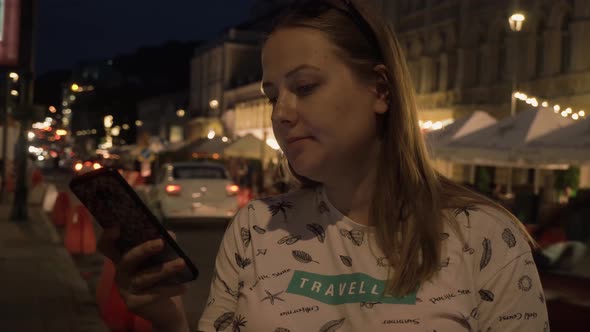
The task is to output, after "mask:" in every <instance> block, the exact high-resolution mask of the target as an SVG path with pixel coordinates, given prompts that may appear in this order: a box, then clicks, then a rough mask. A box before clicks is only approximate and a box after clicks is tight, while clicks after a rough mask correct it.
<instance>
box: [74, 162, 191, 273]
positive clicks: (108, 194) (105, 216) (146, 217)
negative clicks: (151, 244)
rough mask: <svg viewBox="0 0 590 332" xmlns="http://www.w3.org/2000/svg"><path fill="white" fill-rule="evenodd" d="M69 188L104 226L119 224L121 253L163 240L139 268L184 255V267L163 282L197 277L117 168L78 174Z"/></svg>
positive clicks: (175, 244) (118, 243)
mask: <svg viewBox="0 0 590 332" xmlns="http://www.w3.org/2000/svg"><path fill="white" fill-rule="evenodd" d="M70 189H71V190H72V192H73V193H74V195H76V197H78V199H79V200H80V202H82V204H84V206H86V208H87V209H88V211H89V212H90V213H91V214H92V215H93V216H94V218H95V219H96V222H97V223H98V224H100V225H101V226H102V227H103V228H108V227H112V226H115V225H119V228H120V236H119V238H118V239H117V241H116V243H115V244H116V246H117V249H118V250H119V252H120V253H121V254H125V253H126V252H127V251H129V250H131V249H132V248H134V247H136V246H138V245H140V244H142V243H144V242H146V241H149V240H154V239H162V240H164V248H163V250H162V251H161V252H159V253H158V254H156V255H154V256H152V257H150V258H149V259H148V260H146V262H145V263H144V264H142V266H141V268H142V269H143V268H149V267H154V266H159V265H161V264H162V263H165V262H168V261H171V260H174V259H177V258H179V257H182V258H183V259H184V261H185V262H186V264H185V265H186V267H185V269H184V270H182V271H180V272H179V273H178V274H176V275H175V276H174V277H173V278H171V279H170V280H166V281H165V282H163V284H167V285H170V284H180V283H185V282H188V281H192V280H195V279H196V278H197V277H198V275H199V272H198V270H197V268H196V267H195V265H194V264H193V263H192V262H191V261H190V259H189V258H188V256H187V255H186V254H185V253H184V252H183V251H182V249H180V247H179V246H178V244H177V243H176V241H174V239H173V238H172V237H171V236H170V234H168V231H166V229H165V228H164V227H163V226H162V224H161V223H160V221H159V220H158V218H156V216H155V215H154V214H153V213H152V212H151V211H150V209H149V208H148V207H147V206H146V205H145V204H144V202H143V201H142V200H141V198H140V197H139V196H138V195H137V193H136V192H135V190H133V188H132V187H131V186H130V185H129V184H128V183H127V181H126V180H125V179H124V178H123V177H122V176H121V174H119V172H118V171H117V170H115V169H112V168H101V169H98V170H95V171H91V172H88V173H85V174H82V175H79V176H77V177H75V178H74V179H72V181H71V182H70Z"/></svg>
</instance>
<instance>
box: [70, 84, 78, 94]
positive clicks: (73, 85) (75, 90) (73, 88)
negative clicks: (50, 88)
mask: <svg viewBox="0 0 590 332" xmlns="http://www.w3.org/2000/svg"><path fill="white" fill-rule="evenodd" d="M71 89H72V91H74V92H77V91H78V90H80V86H79V85H78V84H76V83H74V84H72V86H71Z"/></svg>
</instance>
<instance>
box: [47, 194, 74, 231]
mask: <svg viewBox="0 0 590 332" xmlns="http://www.w3.org/2000/svg"><path fill="white" fill-rule="evenodd" d="M69 211H70V196H68V194H67V193H66V192H60V193H59V194H58V195H57V199H56V200H55V205H54V206H53V211H51V220H52V221H53V224H54V225H56V226H64V225H65V224H66V221H67V219H68V217H69V216H68V214H69Z"/></svg>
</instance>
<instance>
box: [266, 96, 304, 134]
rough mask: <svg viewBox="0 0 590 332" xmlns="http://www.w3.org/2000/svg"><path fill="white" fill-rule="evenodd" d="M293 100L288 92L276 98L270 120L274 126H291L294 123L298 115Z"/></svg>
mask: <svg viewBox="0 0 590 332" xmlns="http://www.w3.org/2000/svg"><path fill="white" fill-rule="evenodd" d="M294 102H295V100H294V98H292V97H291V96H290V95H289V94H288V93H285V94H283V95H282V96H281V97H280V98H278V99H277V103H276V104H275V106H274V107H273V110H272V115H271V121H272V123H273V125H274V126H279V127H292V126H294V125H295V123H296V122H297V117H298V115H297V110H296V108H295V104H294Z"/></svg>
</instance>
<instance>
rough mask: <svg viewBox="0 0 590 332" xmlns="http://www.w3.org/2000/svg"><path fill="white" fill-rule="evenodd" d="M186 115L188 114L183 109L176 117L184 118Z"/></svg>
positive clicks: (177, 112)
mask: <svg viewBox="0 0 590 332" xmlns="http://www.w3.org/2000/svg"><path fill="white" fill-rule="evenodd" d="M185 114H186V112H185V110H183V109H179V110H178V111H176V116H178V117H179V118H182V117H184V115H185Z"/></svg>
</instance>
